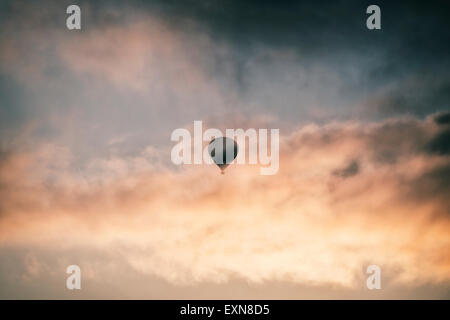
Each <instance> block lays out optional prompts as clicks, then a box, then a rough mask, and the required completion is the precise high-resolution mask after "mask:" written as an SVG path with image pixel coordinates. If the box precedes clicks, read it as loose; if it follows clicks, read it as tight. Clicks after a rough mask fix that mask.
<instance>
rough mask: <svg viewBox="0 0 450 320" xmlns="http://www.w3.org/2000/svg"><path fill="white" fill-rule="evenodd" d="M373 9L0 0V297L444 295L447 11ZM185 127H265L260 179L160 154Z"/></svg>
mask: <svg viewBox="0 0 450 320" xmlns="http://www.w3.org/2000/svg"><path fill="white" fill-rule="evenodd" d="M374 3H375V2H374ZM374 3H372V2H368V1H326V2H325V1H308V2H306V1H277V2H276V3H275V2H271V1H251V0H248V1H238V0H230V1H219V0H212V1H201V0H197V1H194V0H189V1H172V0H166V1H137V0H136V1H133V0H132V1H127V2H122V1H95V2H94V1H78V2H77V4H78V5H79V6H80V8H81V21H82V22H81V23H82V27H81V30H68V29H67V28H66V19H67V17H68V15H67V14H66V8H67V6H68V5H70V4H73V3H72V2H71V1H56V0H54V1H47V0H44V1H39V2H36V1H22V0H16V1H7V0H2V1H0V298H1V299H99V298H100V299H205V298H207V299H211V298H213V299H216V298H221V299H229V298H238V299H361V298H364V299H449V298H450V232H449V231H450V200H449V197H448V195H449V194H450V158H449V157H450V144H449V143H450V72H449V70H450V55H449V52H450V26H449V24H450V22H449V20H448V17H447V15H448V12H449V10H450V4H449V3H448V1H438V0H435V1H426V2H425V1H417V2H414V1H395V2H393V1H377V2H376V4H377V5H378V6H379V7H380V8H381V30H368V29H367V27H366V19H367V17H368V15H367V14H366V8H367V7H368V6H369V5H371V4H374ZM196 120H201V121H202V122H203V126H204V127H205V128H219V129H220V130H224V129H226V128H233V129H237V128H243V129H248V128H257V129H258V128H266V129H271V128H273V129H279V130H280V149H279V158H280V160H279V170H278V172H277V173H276V174H275V175H268V176H264V175H261V174H260V170H259V169H260V168H259V166H258V165H231V166H229V167H228V168H227V170H226V174H225V175H221V174H220V171H219V170H218V169H217V167H215V166H214V165H207V164H202V165H181V166H177V165H175V164H173V163H172V161H171V158H170V154H171V149H172V148H173V147H174V145H175V143H174V142H173V141H171V139H170V138H171V134H172V132H173V131H174V130H175V129H177V128H186V129H188V130H191V131H192V130H193V122H194V121H196ZM69 265H78V266H80V268H81V274H82V284H81V286H82V289H81V290H68V289H67V288H66V279H67V277H68V275H67V274H66V268H67V266H69ZM369 265H378V266H380V268H381V274H382V280H381V281H382V284H381V286H382V289H380V290H368V288H367V287H366V278H367V277H368V275H367V274H366V268H367V267H368V266H369Z"/></svg>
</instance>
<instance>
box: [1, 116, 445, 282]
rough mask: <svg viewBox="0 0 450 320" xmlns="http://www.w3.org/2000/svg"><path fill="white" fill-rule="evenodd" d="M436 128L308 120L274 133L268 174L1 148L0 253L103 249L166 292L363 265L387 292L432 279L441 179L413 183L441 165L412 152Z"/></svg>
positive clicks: (436, 274)
mask: <svg viewBox="0 0 450 320" xmlns="http://www.w3.org/2000/svg"><path fill="white" fill-rule="evenodd" d="M440 130H441V129H439V127H438V126H437V125H436V124H434V123H433V121H432V120H431V119H427V120H425V121H418V120H415V119H397V120H390V121H386V122H382V123H373V124H367V125H363V124H358V123H334V124H330V125H326V126H316V125H309V126H306V127H303V128H301V129H299V130H298V131H296V132H295V133H293V134H292V135H290V136H284V137H283V138H282V142H281V154H280V170H279V172H278V174H277V175H274V176H261V175H259V170H258V168H257V167H254V166H239V165H236V166H232V167H230V168H229V169H228V172H227V174H226V175H225V176H222V175H220V174H219V173H218V170H217V169H216V168H215V167H213V166H207V165H204V166H196V167H189V166H186V167H185V168H182V169H181V170H177V171H173V170H172V169H170V168H168V167H167V168H164V167H155V166H153V165H152V161H153V160H149V158H148V153H145V152H144V153H143V154H141V155H139V156H136V157H131V158H117V159H105V160H101V159H99V160H95V161H94V160H93V161H92V162H91V164H90V165H88V166H87V167H86V168H83V170H82V171H84V175H83V174H81V173H80V172H79V171H78V172H77V171H73V170H72V169H71V165H70V162H71V160H70V159H71V155H70V151H69V150H64V149H61V148H58V147H55V146H48V145H47V146H43V147H42V148H40V149H38V151H36V152H30V153H27V154H21V153H14V152H12V153H10V154H5V155H4V156H2V162H1V168H0V177H1V183H2V189H1V198H2V199H3V201H2V204H1V215H0V244H1V246H7V247H11V246H12V247H15V246H18V247H24V246H28V245H33V246H37V247H39V248H46V249H52V250H58V251H61V250H62V251H67V250H73V248H79V247H89V248H95V249H100V250H104V251H105V252H108V251H110V250H112V249H114V250H116V251H118V252H120V259H124V261H126V262H127V263H128V264H129V265H130V266H131V267H132V268H133V269H134V270H135V272H138V273H143V274H150V275H155V276H157V277H160V278H163V279H165V280H167V281H169V282H172V283H174V284H189V283H197V282H202V281H209V282H219V283H222V282H224V281H227V279H229V277H230V276H238V277H241V278H244V279H246V280H248V281H250V282H258V283H259V282H264V281H266V280H267V281H269V280H280V281H291V282H293V283H299V284H307V285H338V286H343V287H348V288H353V287H355V286H358V285H360V284H358V282H357V281H359V280H358V279H359V278H358V277H359V275H360V274H361V272H362V271H361V270H364V267H365V266H367V265H368V264H377V265H380V266H381V267H382V270H383V272H384V273H385V274H386V275H389V277H390V279H391V280H390V282H391V283H396V284H403V285H409V286H415V285H422V284H424V283H437V284H439V283H446V282H448V281H449V280H450V264H449V245H450V238H449V232H448V231H449V227H450V220H449V215H448V214H449V212H448V208H449V207H448V200H446V197H447V194H446V191H448V180H446V181H447V182H445V183H446V184H447V185H445V186H444V185H442V184H441V187H440V189H438V190H435V192H434V193H433V194H431V193H430V194H427V193H426V192H425V191H424V190H426V189H427V188H426V186H425V187H424V185H423V184H422V183H423V182H424V181H428V182H427V183H429V185H433V184H436V183H444V182H442V181H444V180H445V179H446V178H448V177H445V176H433V175H432V173H433V172H434V171H436V170H443V169H442V168H444V169H445V168H447V169H448V166H449V164H448V159H447V158H446V157H442V156H439V155H434V154H430V153H428V152H427V149H426V148H425V147H422V146H426V143H427V141H428V140H429V139H431V138H432V137H433V136H435V135H436V134H437V133H438V132H440ZM405 133H407V134H405ZM152 155H153V156H155V151H153V152H152ZM160 156H161V155H160ZM354 163H357V166H356V169H355V167H354V166H355V165H354ZM351 166H353V169H352V170H350V169H348V168H349V167H351ZM345 170H347V171H348V170H350V171H351V174H342V172H344V171H345ZM443 172H448V170H447V171H445V170H444V171H443ZM424 179H428V180H424ZM433 179H434V180H433ZM439 179H441V180H442V181H441V180H439ZM443 179H444V180H443ZM439 181H441V182H439ZM421 190H422V191H421ZM419 191H420V193H421V194H420V195H417V192H419ZM86 258H87V257H86ZM35 265H37V264H35V263H32V264H31V266H35ZM35 269H36V268H34V267H33V268H31V269H30V270H35Z"/></svg>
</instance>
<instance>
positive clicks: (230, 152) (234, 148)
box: [208, 137, 239, 171]
mask: <svg viewBox="0 0 450 320" xmlns="http://www.w3.org/2000/svg"><path fill="white" fill-rule="evenodd" d="M238 149H239V148H238V144H237V143H236V141H234V140H233V139H231V138H226V137H219V138H215V139H213V140H211V142H210V143H209V145H208V152H209V155H210V156H211V158H212V160H213V161H214V163H215V164H216V165H217V166H218V167H219V168H220V170H222V171H223V170H225V168H226V167H228V166H229V165H230V163H231V162H232V161H233V160H234V158H236V156H237V153H238Z"/></svg>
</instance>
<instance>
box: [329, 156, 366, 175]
mask: <svg viewBox="0 0 450 320" xmlns="http://www.w3.org/2000/svg"><path fill="white" fill-rule="evenodd" d="M359 170H360V169H359V162H358V161H357V160H352V161H350V163H349V164H348V165H347V166H345V167H344V168H342V169H337V170H335V171H333V175H335V176H338V177H342V178H349V177H352V176H355V175H357V174H358V172H359Z"/></svg>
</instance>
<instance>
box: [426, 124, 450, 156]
mask: <svg viewBox="0 0 450 320" xmlns="http://www.w3.org/2000/svg"><path fill="white" fill-rule="evenodd" d="M427 149H428V150H429V151H430V152H431V153H436V154H439V155H449V154H450V130H449V129H447V130H444V131H442V132H440V133H438V134H437V135H436V136H435V137H433V139H432V140H431V141H430V142H429V144H428V145H427Z"/></svg>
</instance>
